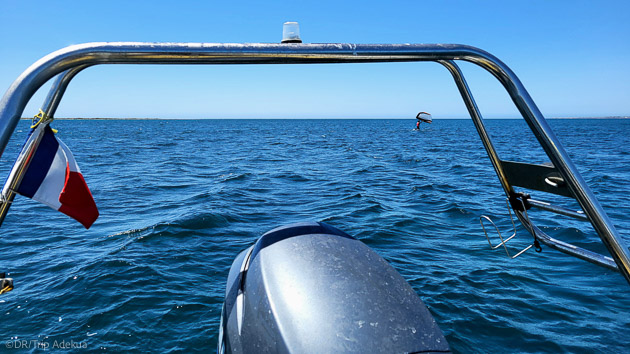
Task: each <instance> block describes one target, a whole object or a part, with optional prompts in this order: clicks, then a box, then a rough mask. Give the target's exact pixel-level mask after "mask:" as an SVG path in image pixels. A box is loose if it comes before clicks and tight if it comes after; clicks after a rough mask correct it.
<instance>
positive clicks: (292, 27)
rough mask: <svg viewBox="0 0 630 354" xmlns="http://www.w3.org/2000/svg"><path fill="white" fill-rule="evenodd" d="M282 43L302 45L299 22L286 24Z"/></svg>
mask: <svg viewBox="0 0 630 354" xmlns="http://www.w3.org/2000/svg"><path fill="white" fill-rule="evenodd" d="M281 43H302V40H301V39H300V25H299V24H298V23H297V22H285V23H284V25H283V26H282V42H281Z"/></svg>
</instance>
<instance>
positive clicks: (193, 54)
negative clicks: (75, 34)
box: [0, 42, 630, 283]
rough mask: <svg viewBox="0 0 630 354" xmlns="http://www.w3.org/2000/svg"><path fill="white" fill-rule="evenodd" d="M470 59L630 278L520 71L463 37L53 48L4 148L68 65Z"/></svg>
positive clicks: (28, 83)
mask: <svg viewBox="0 0 630 354" xmlns="http://www.w3.org/2000/svg"><path fill="white" fill-rule="evenodd" d="M452 60H465V61H469V62H472V63H475V64H477V65H479V66H481V67H482V68H484V69H486V70H487V71H489V72H490V73H491V74H492V75H494V76H495V77H496V78H497V79H498V80H499V81H500V82H501V83H502V85H503V86H504V87H505V89H506V90H507V91H508V94H509V95H510V97H511V98H512V100H513V102H514V103H515V105H516V106H517V108H518V110H519V111H520V112H521V114H522V115H523V118H524V119H525V121H527V124H528V125H529V126H530V128H531V130H532V131H533V132H534V135H535V136H536V137H537V139H538V141H539V142H540V143H541V145H542V147H543V149H544V150H545V151H546V153H547V155H549V158H550V159H551V162H552V163H553V164H554V166H555V167H556V168H557V169H558V171H559V172H560V173H561V174H562V176H563V178H564V180H565V181H566V182H567V184H568V186H569V188H570V189H571V191H572V192H573V194H574V195H575V196H576V199H577V200H578V202H579V204H580V206H581V207H582V209H583V210H584V212H585V213H586V215H588V217H589V219H590V220H591V223H592V224H593V227H594V228H595V230H596V231H597V233H598V234H599V236H600V238H601V240H602V242H603V243H604V245H605V246H606V247H607V248H608V250H609V251H610V253H611V255H612V256H613V258H614V260H615V262H616V264H617V266H618V267H619V270H620V272H621V273H622V274H623V276H624V277H625V278H626V280H627V281H628V282H629V283H630V254H629V252H628V249H627V248H626V247H625V246H623V245H622V243H621V241H620V239H619V235H618V233H617V231H616V230H615V228H614V226H613V225H612V222H611V221H610V220H609V219H608V217H607V216H606V213H605V212H604V210H603V209H602V207H601V206H600V204H599V202H598V201H597V199H596V198H595V196H594V195H593V193H592V192H591V191H590V189H589V188H588V187H587V186H586V184H585V183H584V180H583V179H582V177H581V176H580V174H579V173H578V171H577V169H576V168H575V166H574V165H573V163H572V162H571V160H570V159H569V156H568V154H567V153H566V152H565V151H564V148H563V147H562V146H561V145H560V144H559V142H558V139H557V138H556V137H555V135H554V134H553V132H552V131H551V129H550V128H549V126H548V124H547V123H546V121H545V119H544V117H543V115H542V114H541V113H540V111H539V110H538V108H537V107H536V105H535V103H534V101H533V100H532V99H531V97H530V96H529V94H528V93H527V91H526V90H525V88H524V87H523V85H522V84H521V82H520V80H519V79H518V77H517V76H516V75H515V74H514V73H513V72H512V71H511V70H510V68H508V67H507V66H506V65H505V64H504V63H503V62H501V61H500V60H499V59H497V58H496V57H494V56H493V55H491V54H490V53H487V52H485V51H483V50H481V49H478V48H475V47H471V46H465V45H457V44H264V43H253V44H217V43H136V42H114V43H87V44H80V45H74V46H70V47H67V48H64V49H61V50H58V51H56V52H53V53H51V54H49V55H47V56H45V57H43V58H42V59H40V60H39V61H37V62H36V63H34V64H33V65H31V66H30V67H29V68H28V69H26V71H25V72H24V73H22V75H20V76H19V77H18V78H17V79H16V80H15V81H14V82H13V84H12V85H11V86H10V87H9V89H8V90H7V92H6V93H5V95H4V96H3V98H2V100H0V155H1V154H2V153H3V152H4V149H5V148H6V145H7V143H8V141H9V138H10V136H11V134H12V133H13V131H14V129H15V127H16V126H17V123H18V121H19V119H20V116H21V115H22V113H23V111H24V107H25V106H26V104H27V103H28V101H29V100H30V98H31V96H32V95H33V94H34V93H35V91H37V89H38V88H39V87H40V86H41V85H43V84H44V83H45V82H46V81H48V80H49V79H51V78H52V77H54V76H55V75H57V74H59V73H61V72H63V71H66V70H68V69H71V68H74V67H79V66H84V65H97V64H306V63H357V62H405V61H452Z"/></svg>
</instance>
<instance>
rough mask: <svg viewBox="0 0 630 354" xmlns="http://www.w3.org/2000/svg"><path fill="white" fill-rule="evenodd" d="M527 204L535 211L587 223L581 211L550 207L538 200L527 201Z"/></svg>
mask: <svg viewBox="0 0 630 354" xmlns="http://www.w3.org/2000/svg"><path fill="white" fill-rule="evenodd" d="M527 203H528V204H529V205H531V206H532V207H534V208H537V209H541V210H546V211H550V212H552V213H556V214H560V215H564V216H569V217H572V218H575V219H578V220H582V221H589V219H588V216H586V214H584V212H583V211H582V210H578V211H573V210H569V209H565V208H563V207H559V206H555V205H551V204H550V203H547V202H542V201H540V200H534V199H528V200H527Z"/></svg>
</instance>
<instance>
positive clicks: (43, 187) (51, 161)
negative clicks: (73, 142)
mask: <svg viewBox="0 0 630 354" xmlns="http://www.w3.org/2000/svg"><path fill="white" fill-rule="evenodd" d="M42 130H43V131H42ZM40 134H43V135H42V138H41V141H40V143H39V145H38V147H37V149H36V150H35V151H31V150H32V149H29V147H30V146H31V145H32V144H33V142H34V141H35V139H36V137H37V136H38V135H40ZM29 151H30V152H29ZM25 158H30V163H29V165H28V169H27V170H26V172H25V173H24V177H23V178H22V182H21V183H20V185H19V186H18V188H17V190H16V192H17V193H18V194H21V195H23V196H25V197H29V198H31V199H33V200H37V201H38V202H41V203H44V204H46V205H48V206H49V207H51V208H53V209H55V210H59V211H60V212H62V213H64V214H66V215H68V216H70V217H72V218H74V219H76V220H77V221H78V222H80V223H81V224H83V226H85V228H86V229H88V228H90V226H92V224H93V223H94V221H95V220H96V219H97V218H98V209H97V208H96V203H94V198H93V197H92V193H91V192H90V189H89V188H88V186H87V184H86V183H85V180H84V179H83V175H81V171H80V170H79V166H78V165H77V162H76V161H75V160H74V156H72V153H71V152H70V150H69V149H68V147H67V146H66V145H65V144H64V143H63V142H62V141H61V140H60V139H58V138H57V137H56V136H55V133H54V132H53V131H52V129H51V128H50V127H49V126H48V124H39V125H38V126H37V127H36V128H35V129H34V130H32V131H31V134H30V136H29V138H28V139H27V141H26V143H25V144H24V148H23V150H22V153H21V154H20V156H19V157H18V161H17V162H16V164H15V166H14V168H13V170H12V171H11V174H10V175H9V180H11V179H12V178H13V177H14V175H15V173H16V169H17V166H19V165H20V162H21V161H22V160H23V159H25ZM7 185H8V184H7ZM5 188H7V186H5ZM4 192H6V191H4Z"/></svg>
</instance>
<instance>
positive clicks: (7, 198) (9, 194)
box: [0, 110, 53, 226]
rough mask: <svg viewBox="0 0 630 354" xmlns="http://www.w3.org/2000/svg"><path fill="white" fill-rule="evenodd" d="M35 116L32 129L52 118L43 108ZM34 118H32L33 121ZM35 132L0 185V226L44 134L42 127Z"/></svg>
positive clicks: (48, 121)
mask: <svg viewBox="0 0 630 354" xmlns="http://www.w3.org/2000/svg"><path fill="white" fill-rule="evenodd" d="M35 118H39V121H37V122H35V123H34V124H33V125H32V126H31V128H32V129H36V128H37V127H38V126H39V125H40V124H45V125H47V124H50V122H52V120H53V118H52V117H50V116H48V115H47V114H46V113H45V112H44V111H43V110H40V111H39V114H38V115H36V116H35ZM34 120H35V119H33V121H34ZM35 132H36V133H37V136H36V137H35V138H34V140H33V141H32V142H31V143H30V144H28V145H24V147H23V148H22V151H21V152H20V154H19V155H18V158H17V160H16V161H15V164H14V166H13V168H11V172H10V174H9V178H8V179H7V181H6V183H5V184H4V186H3V187H2V192H0V226H2V223H3V222H4V218H5V217H6V216H7V213H8V212H9V208H10V207H11V204H13V199H14V198H15V194H16V191H17V189H18V188H19V187H20V183H22V178H23V177H24V174H25V173H26V171H27V170H28V166H29V165H30V163H31V160H32V158H33V155H34V152H35V151H37V147H38V146H39V143H40V142H41V140H42V137H43V136H44V129H39V130H34V133H35ZM27 142H28V140H27Z"/></svg>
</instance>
